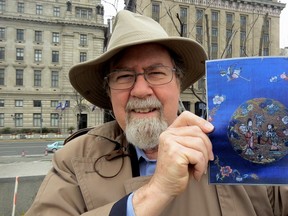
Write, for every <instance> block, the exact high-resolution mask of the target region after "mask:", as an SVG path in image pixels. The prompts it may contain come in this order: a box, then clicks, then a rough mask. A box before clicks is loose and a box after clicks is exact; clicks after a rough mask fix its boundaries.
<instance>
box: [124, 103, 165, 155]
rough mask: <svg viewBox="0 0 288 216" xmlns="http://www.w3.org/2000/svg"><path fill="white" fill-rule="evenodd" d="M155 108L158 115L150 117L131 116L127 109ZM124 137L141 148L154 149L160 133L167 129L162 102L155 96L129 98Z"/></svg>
mask: <svg viewBox="0 0 288 216" xmlns="http://www.w3.org/2000/svg"><path fill="white" fill-rule="evenodd" d="M136 108H137V109H141V108H142V109H147V108H156V109H158V110H159V116H156V117H150V118H141V119H138V118H132V117H131V116H130V112H129V110H132V109H136ZM126 112H127V113H128V115H127V117H126V129H125V133H126V138H127V141H128V142H129V143H131V144H133V145H134V146H136V147H138V148H140V149H143V150H148V149H154V148H156V147H157V146H158V142H159V136H160V134H161V133H162V132H163V131H164V130H166V129H167V127H168V123H167V122H166V121H165V120H164V117H163V109H162V104H161V103H160V101H159V100H157V99H156V98H148V99H131V100H129V101H128V103H127V107H126Z"/></svg>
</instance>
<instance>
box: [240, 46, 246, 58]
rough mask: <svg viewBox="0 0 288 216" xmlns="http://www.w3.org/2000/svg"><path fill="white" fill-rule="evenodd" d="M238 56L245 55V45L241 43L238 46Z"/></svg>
mask: <svg viewBox="0 0 288 216" xmlns="http://www.w3.org/2000/svg"><path fill="white" fill-rule="evenodd" d="M240 56H241V57H243V56H246V47H245V46H243V45H241V46H240Z"/></svg>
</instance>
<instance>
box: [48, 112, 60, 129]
mask: <svg viewBox="0 0 288 216" xmlns="http://www.w3.org/2000/svg"><path fill="white" fill-rule="evenodd" d="M50 119H51V123H50V124H51V127H58V126H59V114H58V113H51V116H50Z"/></svg>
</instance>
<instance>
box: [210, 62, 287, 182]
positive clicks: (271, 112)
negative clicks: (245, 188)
mask: <svg viewBox="0 0 288 216" xmlns="http://www.w3.org/2000/svg"><path fill="white" fill-rule="evenodd" d="M206 73H207V83H206V84H207V102H208V105H207V107H208V120H209V121H210V122H211V123H212V124H213V125H214V126H215V131H214V132H213V133H212V134H210V135H209V136H210V139H211V141H212V143H213V152H214V155H215V160H214V161H213V162H210V167H209V183H211V184H273V185H276V184H277V185H281V184H288V155H287V153H288V57H251V58H250V57H249V58H233V59H221V60H209V61H207V62H206Z"/></svg>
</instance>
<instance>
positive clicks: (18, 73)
mask: <svg viewBox="0 0 288 216" xmlns="http://www.w3.org/2000/svg"><path fill="white" fill-rule="evenodd" d="M16 86H23V70H22V69H16Z"/></svg>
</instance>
